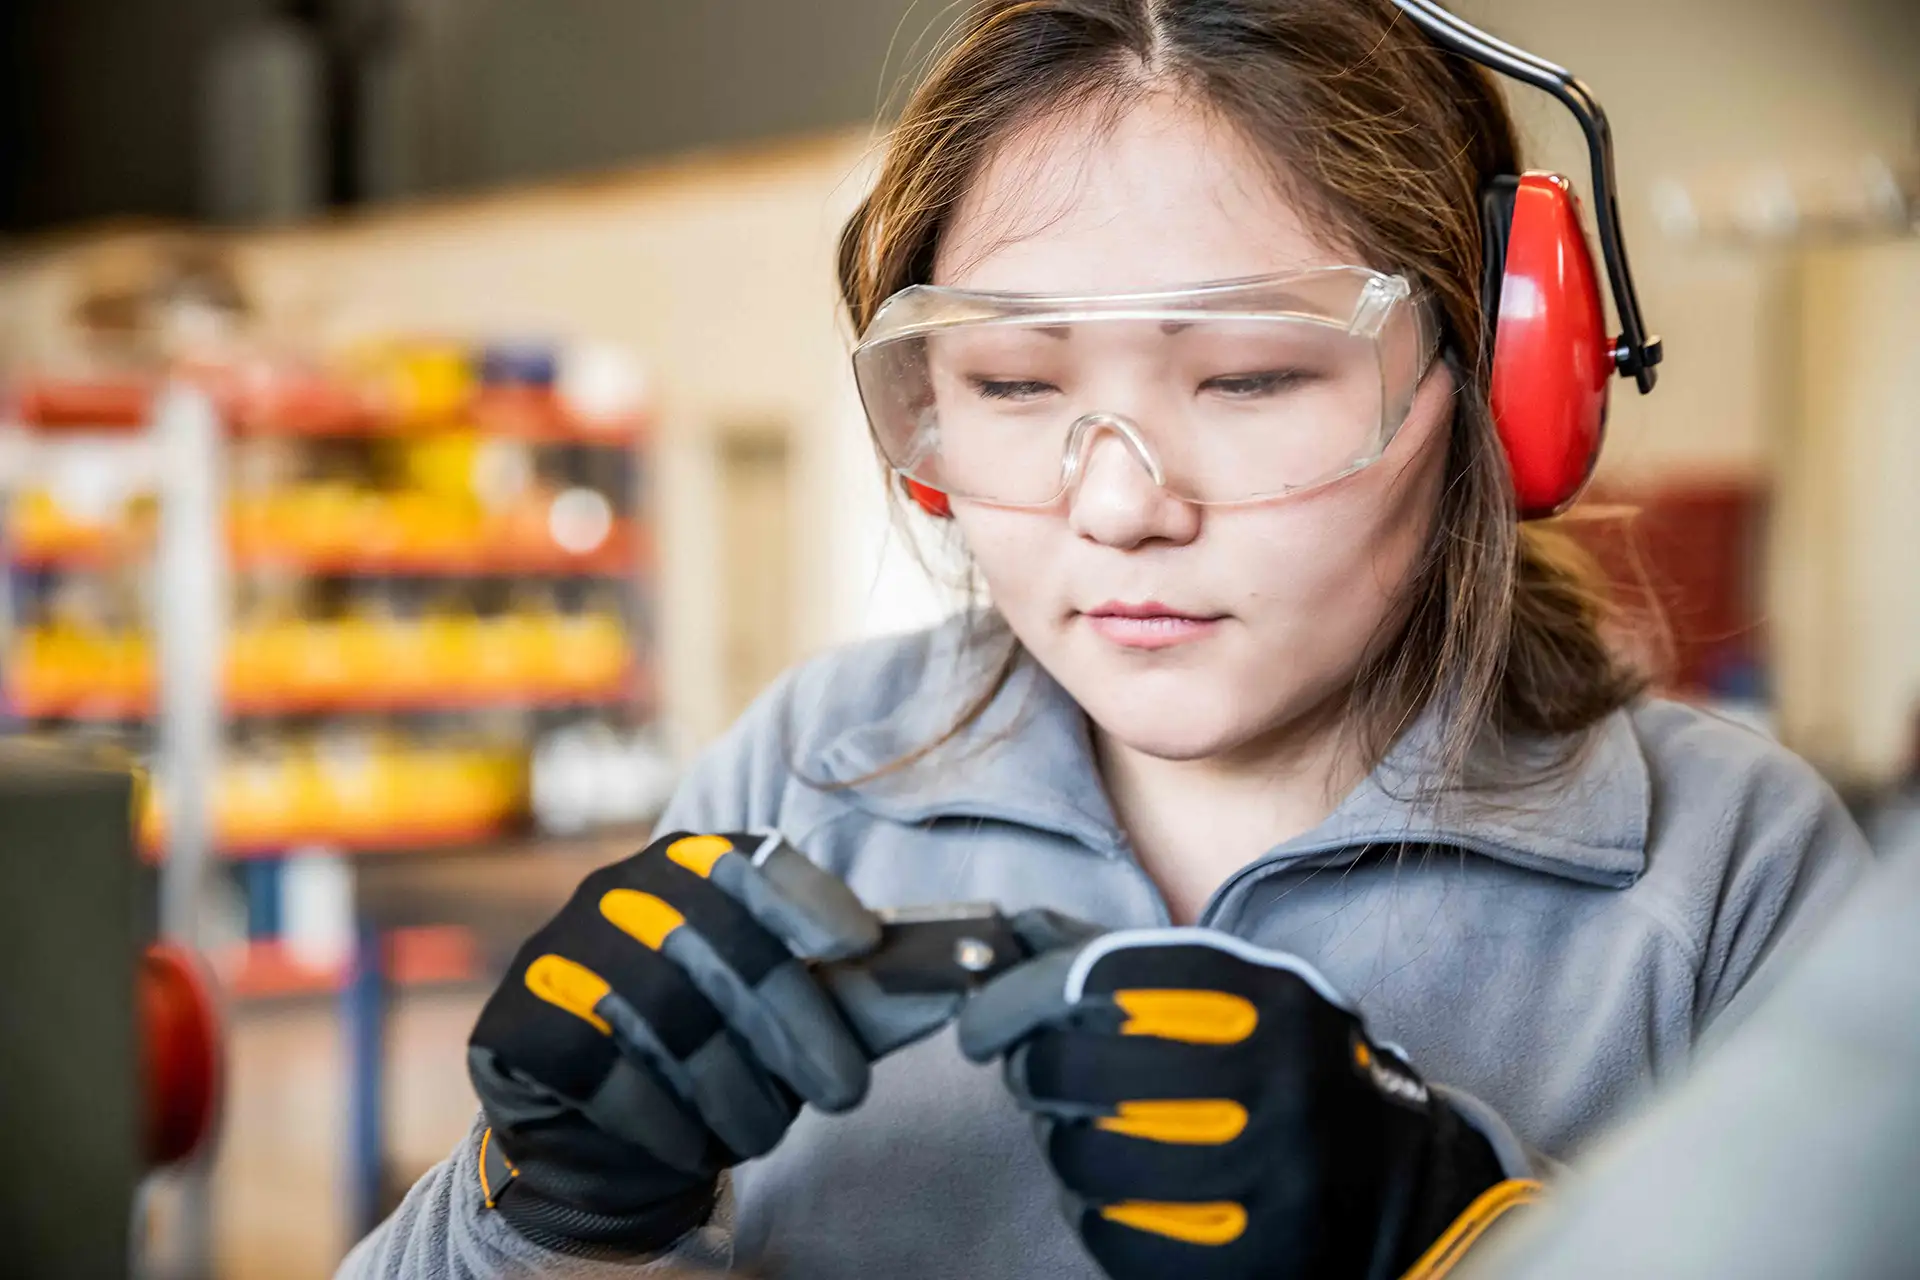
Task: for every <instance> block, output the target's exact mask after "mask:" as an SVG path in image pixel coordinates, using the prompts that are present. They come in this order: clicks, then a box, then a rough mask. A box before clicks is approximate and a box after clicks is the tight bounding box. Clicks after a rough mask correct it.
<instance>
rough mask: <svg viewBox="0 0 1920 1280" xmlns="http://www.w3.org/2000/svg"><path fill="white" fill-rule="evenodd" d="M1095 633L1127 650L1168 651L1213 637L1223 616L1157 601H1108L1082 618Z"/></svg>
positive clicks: (1087, 611) (1089, 610) (1086, 612)
mask: <svg viewBox="0 0 1920 1280" xmlns="http://www.w3.org/2000/svg"><path fill="white" fill-rule="evenodd" d="M1080 616H1081V617H1082V618H1084V619H1085V620H1086V623H1087V625H1088V627H1090V628H1091V629H1092V630H1093V632H1094V634H1096V635H1098V636H1100V637H1101V638H1102V639H1104V640H1107V641H1110V642H1111V643H1113V644H1117V645H1119V646H1121V647H1122V648H1126V649H1167V648H1172V647H1173V646H1175V645H1181V644H1189V643H1191V642H1193V641H1195V640H1199V639H1202V638H1204V637H1206V636H1208V635H1211V634H1212V633H1213V632H1214V631H1215V630H1217V629H1218V628H1219V626H1220V624H1221V622H1222V621H1224V619H1225V615H1223V614H1202V613H1189V612H1187V611H1186V610H1183V609H1175V608H1174V607H1173V606H1171V605H1165V604H1161V603H1160V602H1159V601H1158V600H1147V601H1142V602H1140V603H1132V602H1129V601H1123V600H1109V601H1108V602H1107V603H1105V604H1103V605H1099V606H1097V607H1095V608H1092V609H1088V610H1086V611H1085V612H1084V613H1082V614H1081V615H1080Z"/></svg>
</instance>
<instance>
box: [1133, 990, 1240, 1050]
mask: <svg viewBox="0 0 1920 1280" xmlns="http://www.w3.org/2000/svg"><path fill="white" fill-rule="evenodd" d="M1113 1002H1114V1003H1115V1004H1117V1005H1119V1006H1120V1008H1121V1010H1122V1011H1124V1012H1125V1013H1126V1015H1127V1021H1126V1022H1125V1024H1123V1025H1122V1026H1121V1028H1120V1033H1121V1034H1122V1035H1129V1036H1159V1037H1160V1038H1161V1039H1162V1040H1181V1041H1184V1042H1186V1043H1187V1044H1238V1043H1239V1042H1240V1041H1242V1040H1245V1039H1246V1038H1247V1037H1248V1036H1250V1035H1252V1034H1253V1029H1254V1028H1255V1027H1257V1026H1259V1025H1260V1012H1259V1010H1257V1009H1255V1008H1254V1007H1253V1002H1252V1001H1251V1000H1248V999H1247V998H1245V997H1244V996H1236V995H1233V994H1231V993H1229V992H1226V991H1177V990H1175V991H1151V990H1141V991H1116V992H1114V993H1113Z"/></svg>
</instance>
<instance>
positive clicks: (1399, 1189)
mask: <svg viewBox="0 0 1920 1280" xmlns="http://www.w3.org/2000/svg"><path fill="white" fill-rule="evenodd" d="M1426 1093H1427V1105H1426V1108H1425V1111H1426V1114H1425V1116H1424V1117H1422V1118H1421V1119H1420V1120H1419V1121H1418V1122H1416V1123H1413V1124H1409V1125H1406V1126H1405V1127H1403V1128H1402V1129H1401V1139H1400V1141H1401V1143H1403V1144H1405V1145H1403V1146H1402V1147H1401V1151H1402V1155H1401V1156H1400V1158H1399V1159H1396V1160H1394V1161H1393V1162H1392V1166H1391V1167H1395V1168H1396V1169H1397V1170H1398V1174H1397V1176H1396V1177H1395V1178H1394V1179H1393V1180H1392V1182H1390V1183H1389V1188H1388V1192H1387V1196H1386V1200H1385V1202H1384V1203H1383V1204H1382V1206H1381V1218H1380V1235H1379V1237H1378V1245H1377V1248H1376V1251H1375V1253H1374V1260H1373V1263H1372V1265H1371V1266H1370V1267H1369V1268H1368V1274H1369V1275H1370V1276H1373V1277H1375V1278H1376V1280H1384V1278H1385V1277H1388V1276H1401V1275H1406V1274H1409V1268H1411V1267H1415V1266H1416V1260H1418V1259H1421V1258H1423V1257H1425V1256H1426V1255H1427V1254H1428V1253H1429V1252H1430V1251H1431V1249H1432V1248H1433V1246H1435V1244H1436V1243H1437V1242H1438V1241H1440V1240H1442V1239H1444V1238H1446V1237H1447V1236H1448V1235H1450V1234H1451V1230H1452V1226H1453V1225H1454V1224H1457V1223H1458V1222H1459V1221H1461V1220H1462V1219H1465V1218H1467V1217H1469V1216H1470V1215H1471V1213H1472V1211H1473V1209H1474V1206H1476V1205H1477V1204H1478V1203H1479V1200H1480V1198H1481V1196H1482V1195H1483V1194H1484V1193H1486V1192H1487V1191H1488V1190H1489V1189H1490V1188H1493V1187H1495V1186H1498V1185H1503V1184H1505V1183H1506V1182H1508V1181H1509V1180H1510V1179H1509V1176H1508V1174H1507V1171H1506V1170H1505V1169H1504V1168H1503V1162H1502V1161H1501V1159H1500V1155H1499V1153H1498V1152H1497V1151H1496V1149H1495V1146H1494V1144H1493V1143H1492V1142H1490V1141H1489V1140H1488V1139H1487V1137H1486V1136H1485V1135H1484V1134H1483V1133H1481V1131H1480V1130H1479V1129H1478V1128H1477V1127H1476V1126H1474V1125H1473V1124H1470V1123H1468V1121H1467V1120H1466V1118H1465V1117H1464V1116H1463V1115H1462V1113H1461V1112H1460V1111H1458V1110H1456V1109H1455V1108H1454V1107H1453V1106H1452V1105H1451V1103H1450V1100H1449V1099H1447V1098H1446V1097H1444V1096H1443V1095H1441V1094H1440V1093H1437V1092H1435V1091H1433V1090H1432V1089H1431V1088H1428V1089H1427V1090H1426ZM1502 1128H1503V1129H1504V1126H1502Z"/></svg>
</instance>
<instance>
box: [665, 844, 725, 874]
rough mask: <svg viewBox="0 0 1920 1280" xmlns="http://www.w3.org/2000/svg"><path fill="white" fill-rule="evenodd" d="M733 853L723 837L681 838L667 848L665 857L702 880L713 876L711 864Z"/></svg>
mask: <svg viewBox="0 0 1920 1280" xmlns="http://www.w3.org/2000/svg"><path fill="white" fill-rule="evenodd" d="M732 852H733V841H731V840H729V839H727V838H726V837H725V836H683V837H682V838H680V839H678V840H675V841H674V842H673V843H672V844H670V845H668V846H667V856H668V857H669V858H672V859H673V860H674V861H675V862H677V863H679V864H680V865H681V866H683V867H685V868H686V869H687V870H689V871H691V872H693V874H695V875H697V876H700V877H701V878H702V879H704V878H706V877H707V876H710V875H712V874H713V864H714V863H716V862H718V861H720V859H722V858H724V857H725V856H726V855H727V854H729V853H732Z"/></svg>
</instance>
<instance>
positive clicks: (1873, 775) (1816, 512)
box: [1771, 240, 1920, 783]
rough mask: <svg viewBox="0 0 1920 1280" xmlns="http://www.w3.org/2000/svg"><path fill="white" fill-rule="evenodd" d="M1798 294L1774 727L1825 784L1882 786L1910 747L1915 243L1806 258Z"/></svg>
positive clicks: (1919, 480) (1918, 341)
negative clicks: (1836, 780)
mask: <svg viewBox="0 0 1920 1280" xmlns="http://www.w3.org/2000/svg"><path fill="white" fill-rule="evenodd" d="M1797 279H1798V286H1799V291H1800V294H1801V297H1802V299H1803V307H1802V309H1801V312H1800V314H1801V317H1802V326H1801V331H1800V332H1801V342H1800V350H1799V356H1798V359H1797V360H1796V362H1795V370H1794V372H1795V374H1796V375H1797V379H1798V383H1799V394H1798V404H1799V409H1800V412H1799V414H1798V415H1797V424H1798V425H1797V429H1796V430H1795V432H1794V433H1793V435H1792V436H1791V438H1790V440H1789V442H1788V452H1787V456H1786V457H1785V458H1783V460H1782V461H1783V465H1782V467H1781V470H1780V477H1779V482H1778V492H1779V509H1778V518H1777V522H1776V527H1775V542H1774V556H1773V559H1774V562H1775V570H1774V577H1773V582H1772V592H1771V594H1772V601H1773V605H1774V611H1773V622H1774V643H1775V646H1776V649H1777V650H1778V657H1779V663H1778V667H1779V677H1780V689H1779V694H1780V704H1781V706H1780V710H1781V718H1782V722H1783V725H1784V727H1785V729H1786V731H1787V732H1788V733H1789V735H1790V736H1791V738H1792V740H1793V742H1794V743H1795V745H1796V746H1798V747H1799V748H1800V750H1802V751H1803V752H1805V753H1806V754H1808V755H1809V756H1811V757H1812V758H1813V759H1815V760H1816V761H1817V762H1818V763H1820V764H1821V765H1822V766H1823V767H1825V768H1826V769H1827V770H1828V771H1829V772H1831V773H1833V774H1834V775H1835V776H1840V777H1845V778H1849V779H1852V780H1856V781H1860V782H1865V783H1873V782H1884V781H1886V780H1888V779H1890V778H1892V777H1895V776H1897V775H1898V774H1899V773H1900V771H1901V770H1902V769H1903V768H1904V767H1906V765H1907V764H1908V763H1909V762H1910V761H1911V754H1910V753H1911V752H1912V751H1913V750H1914V749H1915V747H1916V745H1917V744H1916V743H1915V741H1914V734H1915V733H1916V731H1920V303H1916V301H1915V300H1916V299H1920V240H1907V241H1903V242H1897V243H1887V244H1880V245H1869V246H1861V247H1856V248H1831V249H1824V250H1819V251H1815V252H1812V253H1809V254H1807V255H1806V257H1805V258H1804V260H1803V261H1802V262H1801V263H1800V264H1799V269H1798V272H1797Z"/></svg>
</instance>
